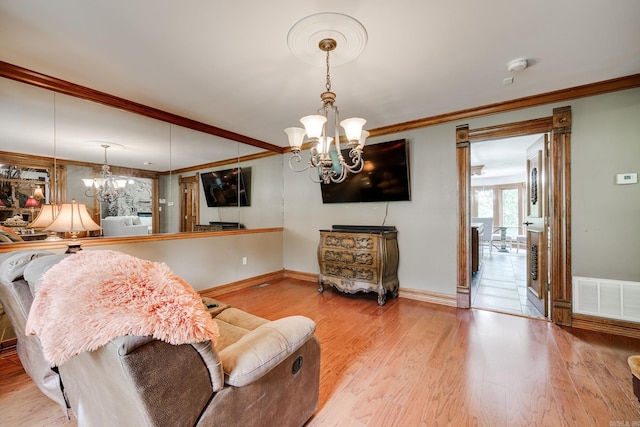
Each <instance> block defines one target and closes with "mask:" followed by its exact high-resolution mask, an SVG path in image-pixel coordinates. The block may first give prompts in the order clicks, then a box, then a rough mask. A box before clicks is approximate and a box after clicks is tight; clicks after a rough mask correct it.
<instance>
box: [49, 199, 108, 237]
mask: <svg viewBox="0 0 640 427" xmlns="http://www.w3.org/2000/svg"><path fill="white" fill-rule="evenodd" d="M47 230H50V231H55V232H59V233H65V232H69V233H79V232H82V231H95V230H100V226H99V225H98V224H96V223H95V221H94V220H93V219H92V218H91V215H89V211H87V205H85V204H84V203H76V201H75V199H74V200H72V201H71V203H63V204H62V206H61V207H60V212H59V213H58V216H57V217H56V219H55V220H54V221H53V222H52V223H51V224H49V226H48V227H47Z"/></svg>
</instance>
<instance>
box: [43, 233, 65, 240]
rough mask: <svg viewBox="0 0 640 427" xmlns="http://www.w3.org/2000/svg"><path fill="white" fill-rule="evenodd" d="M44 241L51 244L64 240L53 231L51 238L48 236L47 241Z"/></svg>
mask: <svg viewBox="0 0 640 427" xmlns="http://www.w3.org/2000/svg"><path fill="white" fill-rule="evenodd" d="M44 240H47V241H49V242H51V241H58V240H62V237H60V236H58V234H57V233H56V232H55V231H52V232H51V233H50V234H49V236H47V238H46V239H44Z"/></svg>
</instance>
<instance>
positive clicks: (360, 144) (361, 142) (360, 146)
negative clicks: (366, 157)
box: [357, 130, 369, 150]
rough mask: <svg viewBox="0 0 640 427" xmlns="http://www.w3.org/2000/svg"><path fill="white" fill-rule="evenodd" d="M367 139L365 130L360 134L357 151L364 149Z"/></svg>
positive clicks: (367, 134) (367, 135)
mask: <svg viewBox="0 0 640 427" xmlns="http://www.w3.org/2000/svg"><path fill="white" fill-rule="evenodd" d="M367 138H369V132H367V131H366V130H363V131H362V133H361V134H360V139H359V140H358V147H357V148H358V149H359V150H362V149H363V148H364V143H365V141H366V140H367Z"/></svg>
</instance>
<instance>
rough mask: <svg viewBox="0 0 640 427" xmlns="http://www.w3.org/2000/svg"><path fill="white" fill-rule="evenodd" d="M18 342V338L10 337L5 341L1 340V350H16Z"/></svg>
mask: <svg viewBox="0 0 640 427" xmlns="http://www.w3.org/2000/svg"><path fill="white" fill-rule="evenodd" d="M17 344H18V338H15V337H14V338H9V339H7V340H4V341H0V351H2V352H4V351H11V350H15V348H16V345H17Z"/></svg>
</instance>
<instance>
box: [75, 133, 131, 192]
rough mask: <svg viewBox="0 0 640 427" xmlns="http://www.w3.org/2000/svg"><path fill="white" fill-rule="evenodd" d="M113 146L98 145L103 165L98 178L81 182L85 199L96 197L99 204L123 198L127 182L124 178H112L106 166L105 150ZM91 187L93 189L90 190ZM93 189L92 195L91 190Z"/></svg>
mask: <svg viewBox="0 0 640 427" xmlns="http://www.w3.org/2000/svg"><path fill="white" fill-rule="evenodd" d="M112 145H113V144H100V146H101V147H102V148H104V164H103V165H102V173H101V176H100V178H83V179H82V181H83V182H84V185H85V186H86V187H87V191H85V194H86V196H87V197H96V198H97V199H98V200H100V201H101V202H113V201H114V200H117V199H118V198H120V197H122V196H124V194H125V186H126V185H127V180H126V179H125V178H114V177H113V175H112V174H111V171H110V170H109V165H108V164H107V148H109V147H111V146H112ZM92 187H93V188H92ZM92 189H93V191H94V192H93V193H92V192H91V190H92Z"/></svg>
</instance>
